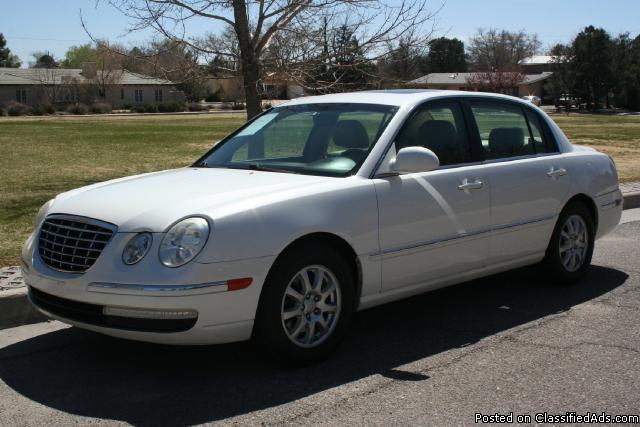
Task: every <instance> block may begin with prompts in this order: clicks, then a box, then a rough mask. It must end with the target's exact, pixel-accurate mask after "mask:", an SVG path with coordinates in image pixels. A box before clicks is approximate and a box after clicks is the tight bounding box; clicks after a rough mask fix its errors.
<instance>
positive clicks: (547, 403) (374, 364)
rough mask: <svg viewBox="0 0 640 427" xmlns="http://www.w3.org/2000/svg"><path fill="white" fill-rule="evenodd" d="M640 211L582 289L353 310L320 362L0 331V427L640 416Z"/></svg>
mask: <svg viewBox="0 0 640 427" xmlns="http://www.w3.org/2000/svg"><path fill="white" fill-rule="evenodd" d="M639 212H640V210H634V211H626V212H625V218H626V220H627V221H629V222H626V223H624V224H621V225H620V226H619V227H618V228H617V230H616V231H615V233H613V234H611V235H609V236H608V237H606V238H604V239H602V240H600V241H598V243H597V247H596V253H595V256H594V266H593V268H592V269H591V271H590V273H589V275H588V277H587V279H586V280H585V281H584V282H583V283H582V284H580V285H579V286H576V287H570V288H555V287H551V286H549V285H547V284H545V283H544V282H542V281H541V280H540V279H539V278H537V277H536V275H535V271H534V270H533V269H521V270H518V271H515V272H510V273H506V274H501V275H497V276H492V277H489V278H486V279H483V280H476V281H473V282H469V283H466V284H463V285H459V286H455V287H452V288H448V289H444V290H441V291H437V292H434V293H431V294H425V295H423V296H420V297H416V298H411V299H407V300H404V301H399V302H396V303H393V304H390V305H386V306H383V307H379V308H375V309H371V310H368V311H365V312H362V313H359V314H358V316H357V320H356V322H355V325H354V327H353V329H352V332H351V335H350V337H349V338H348V340H347V341H346V343H345V344H344V345H343V346H342V348H341V349H340V351H339V352H338V353H337V354H336V355H335V356H334V357H333V358H332V359H331V360H329V361H327V362H324V363H322V364H319V365H317V366H314V367H311V368H305V369H296V370H290V369H285V368H282V367H278V366H274V365H272V364H270V363H268V362H265V361H263V360H261V358H260V356H259V355H258V354H256V353H255V352H254V351H253V349H252V348H251V347H249V346H247V345H244V344H239V345H226V346H210V347H196V348H192V347H166V346H158V345H150V344H141V343H135V342H127V341H123V340H117V339H113V338H108V337H103V336H100V335H97V334H93V333H89V332H84V331H81V330H79V329H75V328H69V327H66V326H65V325H63V324H61V323H58V322H45V323H37V324H32V325H25V326H20V327H17V328H12V329H5V330H2V331H0V424H2V425H22V424H31V425H43V424H56V425H69V424H78V423H81V424H85V423H92V424H93V423H106V424H113V423H131V424H136V425H154V426H155V425H166V424H180V425H183V424H198V423H206V422H222V423H231V422H235V423H240V424H260V423H267V424H281V423H296V424H297V423H301V424H325V425H336V424H358V425H360V424H379V425H389V424H429V425H450V424H458V425H471V424H474V414H475V413H476V412H482V413H485V414H493V413H495V412H501V413H509V412H513V413H514V414H529V415H532V416H533V415H534V414H536V413H540V412H545V411H546V412H547V413H549V414H563V413H565V412H571V411H576V412H578V413H586V412H597V413H601V412H602V411H605V412H607V413H608V414H611V415H615V414H640V381H638V379H639V378H640V310H639V307H640V221H639V220H640V213H639Z"/></svg>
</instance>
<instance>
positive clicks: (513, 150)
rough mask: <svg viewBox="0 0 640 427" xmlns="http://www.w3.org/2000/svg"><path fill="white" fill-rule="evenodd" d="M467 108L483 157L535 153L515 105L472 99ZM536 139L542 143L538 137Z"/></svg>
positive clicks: (518, 108)
mask: <svg viewBox="0 0 640 427" xmlns="http://www.w3.org/2000/svg"><path fill="white" fill-rule="evenodd" d="M471 111H472V112H473V116H474V118H475V121H476V124H477V125H478V132H479V133H480V140H481V141H482V149H483V151H484V154H485V158H487V159H502V158H507V157H517V156H526V155H531V154H535V147H534V140H533V138H531V133H530V131H529V126H528V125H527V120H526V118H525V115H524V112H523V111H522V109H521V108H520V107H519V106H516V105H510V104H504V103H498V102H473V103H472V104H471ZM540 130H541V129H540ZM540 135H542V134H541V133H540ZM539 138H540V141H541V142H542V137H541V136H539Z"/></svg>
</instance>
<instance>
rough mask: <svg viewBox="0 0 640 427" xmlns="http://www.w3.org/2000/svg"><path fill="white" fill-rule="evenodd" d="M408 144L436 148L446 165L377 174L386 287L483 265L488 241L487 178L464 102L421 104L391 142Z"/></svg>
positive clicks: (396, 147)
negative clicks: (402, 173)
mask: <svg viewBox="0 0 640 427" xmlns="http://www.w3.org/2000/svg"><path fill="white" fill-rule="evenodd" d="M409 146H422V147H426V148H429V149H431V150H432V151H434V152H435V153H436V155H437V156H438V157H439V159H440V164H441V166H440V168H439V169H437V170H434V171H430V172H420V173H410V174H404V175H398V176H386V177H381V178H376V179H374V183H375V187H376V193H377V196H378V210H379V230H380V233H379V238H380V247H381V254H378V255H379V256H381V257H382V290H383V291H391V290H395V289H400V288H406V287H411V286H416V285H417V286H425V285H426V284H428V283H429V282H434V281H438V279H443V278H446V277H451V276H457V275H461V274H464V273H465V272H468V271H471V270H474V269H478V268H481V267H483V266H484V265H485V263H486V257H487V253H488V249H489V243H488V239H489V233H488V229H489V227H490V215H489V195H490V192H489V184H488V180H487V179H486V177H485V172H484V166H483V165H482V163H481V161H479V159H478V157H477V148H476V149H474V147H473V146H472V144H471V141H470V139H469V129H468V126H467V121H466V120H465V113H464V108H463V105H462V103H461V102H460V101H457V100H447V101H435V102H433V101H432V102H429V103H427V104H425V105H424V106H422V107H419V108H418V109H417V111H416V112H415V113H414V114H413V115H412V117H410V118H409V120H408V121H407V122H406V123H405V125H404V126H403V128H402V129H401V131H400V133H399V134H398V136H397V138H396V141H395V143H394V145H393V146H392V148H391V149H392V150H393V152H394V153H395V152H397V150H399V149H401V148H404V147H409ZM394 153H392V154H394ZM426 288H428V285H427V286H426Z"/></svg>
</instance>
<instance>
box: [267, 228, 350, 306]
mask: <svg viewBox="0 0 640 427" xmlns="http://www.w3.org/2000/svg"><path fill="white" fill-rule="evenodd" d="M310 244H320V245H324V246H328V247H332V248H335V249H336V250H337V251H339V252H340V254H341V255H342V256H344V258H345V259H346V260H347V264H348V265H349V269H350V270H351V273H352V274H353V277H354V279H355V285H356V289H355V294H356V297H355V304H356V307H355V308H356V309H357V306H358V305H359V304H360V295H361V294H362V266H361V265H360V261H359V260H358V255H357V253H356V251H355V250H354V249H353V247H352V246H351V244H349V242H347V241H346V240H345V239H344V238H342V237H340V236H338V235H337V234H334V233H329V232H314V233H309V234H305V235H303V236H300V237H298V238H296V239H295V240H294V241H292V242H291V243H289V244H288V245H287V246H286V247H285V248H284V249H283V250H282V251H281V252H280V253H279V254H278V256H277V257H276V259H275V261H274V262H273V264H272V265H271V268H269V273H267V278H268V277H269V275H270V274H271V272H272V271H273V269H274V267H275V266H276V265H277V264H278V262H279V261H281V260H282V258H283V257H285V256H286V255H287V254H289V253H291V252H295V251H297V250H298V249H299V248H301V247H303V246H306V245H310Z"/></svg>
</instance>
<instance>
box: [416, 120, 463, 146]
mask: <svg viewBox="0 0 640 427" xmlns="http://www.w3.org/2000/svg"><path fill="white" fill-rule="evenodd" d="M418 135H419V138H421V139H422V140H421V141H419V142H420V145H422V146H423V147H427V148H429V149H431V150H433V151H435V152H436V154H437V151H438V150H445V149H451V148H455V146H456V142H457V139H458V132H457V131H456V128H455V127H454V126H453V123H451V122H449V121H447V120H428V121H426V122H424V123H423V124H422V125H421V126H420V129H419V130H418Z"/></svg>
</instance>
